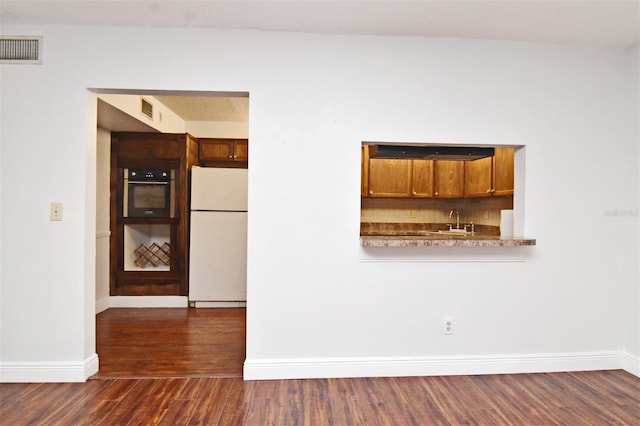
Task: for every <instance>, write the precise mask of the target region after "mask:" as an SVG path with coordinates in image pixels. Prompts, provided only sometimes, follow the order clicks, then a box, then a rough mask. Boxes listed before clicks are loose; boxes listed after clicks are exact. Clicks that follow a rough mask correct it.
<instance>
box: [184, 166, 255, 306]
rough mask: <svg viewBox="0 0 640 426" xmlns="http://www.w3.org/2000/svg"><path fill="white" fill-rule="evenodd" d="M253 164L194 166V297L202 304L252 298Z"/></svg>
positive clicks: (191, 282)
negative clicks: (249, 234) (249, 229)
mask: <svg viewBox="0 0 640 426" xmlns="http://www.w3.org/2000/svg"><path fill="white" fill-rule="evenodd" d="M247 181H248V173H247V169H224V168H210V167H197V166H194V167H193V168H192V170H191V225H190V248H189V250H190V252H189V301H190V302H194V304H195V306H196V307H208V306H210V307H218V306H220V307H224V306H244V304H245V303H246V300H247Z"/></svg>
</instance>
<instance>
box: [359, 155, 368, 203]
mask: <svg viewBox="0 0 640 426" xmlns="http://www.w3.org/2000/svg"><path fill="white" fill-rule="evenodd" d="M360 152H361V157H360V196H361V197H367V196H369V145H362V148H361V151H360Z"/></svg>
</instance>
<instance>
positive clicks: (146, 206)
mask: <svg viewBox="0 0 640 426" xmlns="http://www.w3.org/2000/svg"><path fill="white" fill-rule="evenodd" d="M174 198H175V170H173V169H124V195H123V200H122V201H123V210H124V211H123V216H124V217H169V218H171V217H174V210H175V208H174V204H175V202H174Z"/></svg>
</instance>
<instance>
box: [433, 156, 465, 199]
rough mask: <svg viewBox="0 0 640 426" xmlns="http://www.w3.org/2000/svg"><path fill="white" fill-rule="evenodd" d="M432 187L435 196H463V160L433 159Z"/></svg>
mask: <svg viewBox="0 0 640 426" xmlns="http://www.w3.org/2000/svg"><path fill="white" fill-rule="evenodd" d="M433 167H434V170H433V175H434V188H433V196H434V197H436V198H461V197H463V196H464V162H463V161H434V166H433Z"/></svg>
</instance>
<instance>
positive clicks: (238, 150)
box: [233, 139, 249, 161]
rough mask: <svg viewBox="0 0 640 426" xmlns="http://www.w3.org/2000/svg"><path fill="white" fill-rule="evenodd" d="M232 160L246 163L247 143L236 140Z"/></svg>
mask: <svg viewBox="0 0 640 426" xmlns="http://www.w3.org/2000/svg"><path fill="white" fill-rule="evenodd" d="M233 160H234V161H248V160H249V141H248V140H246V139H238V140H236V141H235V143H234V146H233Z"/></svg>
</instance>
